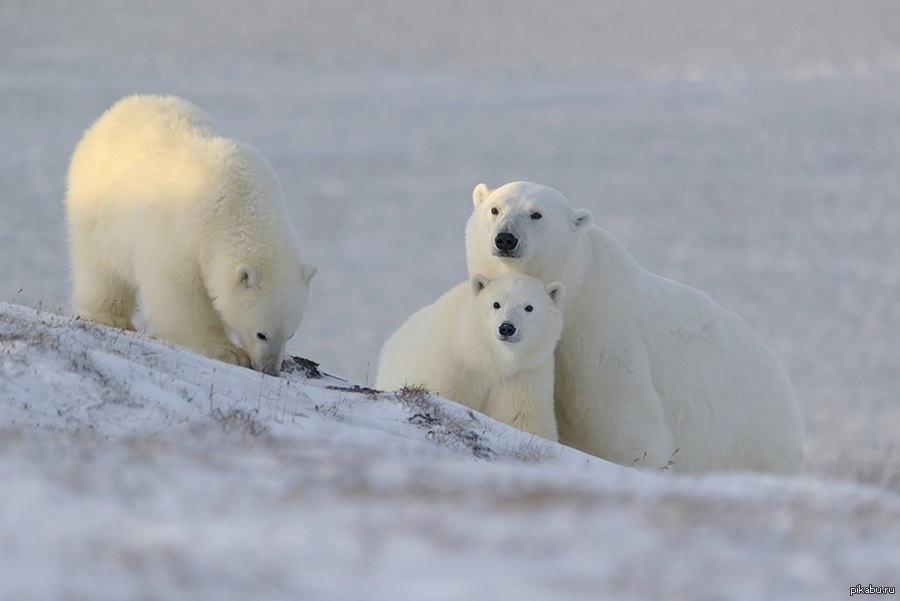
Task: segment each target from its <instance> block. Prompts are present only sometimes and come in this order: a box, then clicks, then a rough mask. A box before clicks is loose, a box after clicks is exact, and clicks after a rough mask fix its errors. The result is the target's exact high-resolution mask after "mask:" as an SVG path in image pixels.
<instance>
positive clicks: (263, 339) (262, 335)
mask: <svg viewBox="0 0 900 601" xmlns="http://www.w3.org/2000/svg"><path fill="white" fill-rule="evenodd" d="M256 337H257V338H259V339H260V340H262V341H263V342H265V341H266V340H268V339H269V337H268V336H266V335H265V334H263V333H262V332H257V333H256Z"/></svg>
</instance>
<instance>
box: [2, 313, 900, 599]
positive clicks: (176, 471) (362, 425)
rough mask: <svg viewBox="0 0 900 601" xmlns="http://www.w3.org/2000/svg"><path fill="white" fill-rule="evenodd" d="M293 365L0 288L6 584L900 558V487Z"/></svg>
mask: <svg viewBox="0 0 900 601" xmlns="http://www.w3.org/2000/svg"><path fill="white" fill-rule="evenodd" d="M283 368H284V369H283V372H282V374H281V376H280V377H278V378H275V377H270V376H266V375H263V374H260V373H257V372H253V371H250V370H246V369H242V368H237V367H233V366H230V365H225V364H222V363H218V362H215V361H212V360H209V359H206V358H204V357H201V356H197V355H194V354H192V353H189V352H187V351H185V350H182V349H178V348H173V347H171V346H169V345H165V344H162V343H159V342H156V341H152V340H149V339H147V338H146V337H145V336H142V335H140V334H132V333H126V332H121V331H117V330H112V329H108V328H105V327H101V326H96V325H92V324H89V323H86V322H83V321H78V320H74V319H72V318H70V317H66V316H61V315H57V314H51V313H46V312H39V311H35V310H33V309H29V308H25V307H21V306H17V305H11V304H0V566H2V567H0V599H4V600H5V599H10V600H13V599H28V600H30V601H41V600H45V599H46V600H49V599H92V600H104V599H171V600H178V599H191V600H198V599H215V600H228V599H292V600H295V599H321V600H327V599H342V600H343V599H347V600H349V599H393V600H402V599H409V600H416V601H422V600H431V599H434V600H444V599H446V600H448V601H450V600H458V599H512V598H515V599H521V600H529V599H534V600H536V601H537V600H540V601H545V600H547V599H554V600H567V599H624V600H627V599H648V598H659V599H725V598H727V599H738V600H740V599H748V600H749V599H779V598H783V599H798V598H810V599H811V598H820V599H825V598H844V597H846V596H848V591H849V589H850V587H851V586H853V585H856V584H859V583H861V584H863V585H866V584H869V583H872V584H875V585H879V586H890V585H896V578H897V574H900V556H898V555H897V552H896V550H897V541H898V540H900V496H898V495H897V494H896V491H891V490H885V489H876V488H872V487H867V486H862V485H859V484H854V483H850V482H837V481H826V480H821V479H817V478H812V477H799V478H793V479H786V478H775V477H767V476H759V475H752V474H716V475H710V476H706V477H702V478H699V477H681V476H676V475H674V474H672V473H664V472H645V471H639V470H636V469H630V468H622V467H619V466H614V465H611V464H608V463H606V462H604V461H601V460H598V459H595V458H591V457H588V456H585V455H583V454H581V453H579V452H576V451H574V450H571V449H567V448H564V447H561V446H559V445H556V444H553V443H550V442H547V441H543V440H540V439H536V438H533V437H531V436H528V435H526V434H523V433H521V432H518V431H516V430H513V429H511V428H508V427H506V426H504V425H502V424H498V423H496V422H493V421H491V420H490V419H488V418H486V417H484V416H481V415H476V414H474V413H472V412H471V411H469V410H468V409H466V408H464V407H462V406H459V405H457V404H455V403H452V402H449V401H445V400H443V399H439V398H434V397H431V396H429V395H427V394H423V393H421V392H419V391H415V390H408V391H402V392H400V393H394V392H378V391H374V390H370V389H366V388H361V387H359V386H357V385H355V384H353V383H350V382H347V381H344V380H342V379H340V378H338V377H335V376H332V375H329V374H325V373H322V372H321V371H320V370H319V369H318V367H317V366H316V365H315V364H314V363H312V362H310V361H307V360H303V359H299V358H289V359H288V360H286V361H285V364H284V366H283Z"/></svg>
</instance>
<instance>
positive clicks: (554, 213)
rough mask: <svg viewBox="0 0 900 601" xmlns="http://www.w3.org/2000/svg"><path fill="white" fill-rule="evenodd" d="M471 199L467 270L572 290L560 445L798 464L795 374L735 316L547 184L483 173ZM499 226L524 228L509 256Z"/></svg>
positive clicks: (695, 467)
mask: <svg viewBox="0 0 900 601" xmlns="http://www.w3.org/2000/svg"><path fill="white" fill-rule="evenodd" d="M473 203H474V211H473V213H472V215H471V217H470V218H469V221H468V224H467V226H466V252H467V259H468V266H469V272H470V273H484V274H486V275H488V276H491V277H496V276H501V275H505V274H512V273H525V274H528V275H532V276H535V277H537V278H540V279H541V280H543V281H554V280H558V281H561V282H562V283H563V284H564V285H565V287H566V301H565V305H564V308H563V314H564V316H565V327H564V330H563V334H562V337H561V338H560V341H559V344H558V346H557V350H556V403H557V405H556V410H557V413H556V416H557V423H558V426H559V436H560V441H561V442H563V443H564V444H567V445H570V446H573V447H575V448H578V449H581V450H583V451H585V452H588V453H591V454H593V455H596V456H598V457H601V458H604V459H608V460H610V461H615V462H617V463H620V464H623V465H643V466H648V467H661V466H664V465H666V464H667V463H668V462H669V461H670V460H671V461H673V462H674V464H673V465H672V469H676V470H681V471H709V470H722V469H748V470H760V471H773V472H786V473H790V472H796V471H797V470H799V469H800V468H801V466H802V463H803V426H802V422H801V419H800V414H799V411H798V408H797V404H796V402H795V400H794V397H793V393H792V391H791V387H790V383H789V382H788V378H787V375H786V374H785V372H784V369H783V368H782V367H781V364H780V363H779V361H778V359H777V358H776V357H775V356H774V354H773V353H772V352H771V351H769V350H768V349H767V348H766V347H765V346H763V344H762V343H761V342H760V341H759V340H758V339H757V338H756V336H755V335H754V334H753V332H751V331H750V329H749V328H748V327H747V325H746V324H745V323H744V322H743V320H741V318H740V317H739V316H738V315H736V314H734V313H731V312H729V311H727V310H725V309H723V308H722V307H721V306H720V305H718V304H717V303H716V302H715V301H713V300H712V299H711V298H709V297H708V296H707V295H705V294H703V293H702V292H699V291H697V290H694V289H693V288H689V287H687V286H684V285H682V284H679V283H677V282H673V281H671V280H668V279H665V278H662V277H659V276H657V275H654V274H651V273H649V272H647V271H645V270H644V269H642V268H641V267H640V266H639V265H638V264H637V263H636V262H635V261H634V259H633V258H632V257H631V255H629V254H628V252H627V251H626V250H625V248H624V247H623V246H622V245H621V244H620V243H619V241H618V240H616V239H615V238H613V237H612V236H611V235H610V234H608V233H607V232H605V231H603V230H602V229H600V228H599V227H597V226H596V225H593V224H592V218H591V215H590V213H589V212H587V211H585V210H573V209H572V208H571V207H570V205H569V202H568V200H566V198H565V197H564V196H563V195H562V194H560V193H559V192H557V191H556V190H554V189H552V188H548V187H546V186H541V185H538V184H533V183H528V182H514V183H511V184H507V185H505V186H503V187H501V188H498V189H496V190H493V191H491V190H489V189H488V188H487V187H486V186H485V185H484V184H480V185H478V186H477V187H476V188H475V190H474V192H473ZM492 209H496V212H497V213H498V214H497V215H494V214H493V213H492ZM538 214H539V215H540V218H537V216H538ZM502 232H506V233H510V234H512V235H514V236H515V237H516V238H517V239H518V245H517V246H516V248H515V249H513V250H512V251H511V252H508V253H507V254H508V255H510V256H501V255H502V253H501V252H499V251H498V250H497V249H496V246H495V244H494V241H495V239H496V235H497V234H498V233H502ZM676 449H677V453H676Z"/></svg>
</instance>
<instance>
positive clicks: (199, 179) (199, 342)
mask: <svg viewBox="0 0 900 601" xmlns="http://www.w3.org/2000/svg"><path fill="white" fill-rule="evenodd" d="M66 209H67V212H68V221H69V234H70V244H71V251H72V274H73V284H74V291H73V305H74V307H75V310H76V312H77V313H78V315H79V316H81V317H84V318H87V319H92V320H95V321H99V322H101V323H105V324H108V325H113V326H117V327H120V328H127V329H131V328H133V326H132V315H133V312H134V309H135V305H136V300H137V298H138V296H139V297H140V300H141V311H142V315H143V317H144V319H145V320H146V322H147V324H148V325H149V327H150V329H151V331H152V332H154V333H155V334H157V335H158V336H161V337H163V338H165V339H167V340H170V341H171V342H174V343H176V344H180V345H182V346H186V347H188V348H191V349H193V350H195V351H197V352H200V353H203V354H205V355H208V356H210V357H214V358H216V359H221V360H223V361H228V362H231V363H236V364H239V365H251V366H252V367H253V368H254V369H258V370H260V371H264V372H267V373H276V372H277V370H278V369H279V368H280V365H281V358H282V355H283V353H284V347H285V343H286V342H287V340H288V338H290V336H292V335H293V333H294V331H295V330H296V329H297V327H298V326H299V325H300V320H301V319H302V316H303V310H304V308H305V306H306V301H307V298H308V295H309V281H310V279H311V278H312V276H313V275H314V274H315V271H316V269H315V267H313V266H311V265H306V264H304V263H303V262H302V261H301V260H300V252H299V249H298V244H297V239H296V237H295V235H294V232H293V230H292V229H291V226H290V224H289V221H288V217H287V211H286V207H285V201H284V195H283V193H282V190H281V185H280V183H279V182H278V178H277V177H276V176H275V172H274V171H273V170H272V168H271V166H270V165H269V163H268V162H267V161H266V159H265V158H264V157H263V156H262V155H261V154H260V153H259V152H257V151H256V150H254V149H253V148H251V147H249V146H247V145H244V144H240V143H238V142H235V141H233V140H230V139H228V138H225V137H223V136H222V134H221V133H219V128H218V127H217V126H216V125H215V123H213V121H212V120H211V119H210V117H209V116H208V115H206V114H205V113H204V112H203V111H201V110H200V109H199V108H197V107H196V106H194V105H193V104H191V103H190V102H187V101H186V100H182V99H180V98H175V97H160V96H131V97H128V98H125V99H123V100H120V101H119V102H117V103H116V104H115V105H113V106H112V107H111V108H110V109H108V110H107V111H106V112H105V113H104V114H103V115H102V116H101V117H100V118H99V119H98V120H97V121H96V122H95V123H94V124H93V125H92V126H91V127H90V129H88V130H87V131H86V132H85V134H84V136H83V137H82V139H81V142H79V144H78V146H77V148H76V149H75V153H74V154H73V156H72V163H71V166H70V168H69V175H68V194H67V199H66ZM228 332H232V333H233V334H234V335H235V336H237V338H238V340H239V341H240V344H241V347H238V346H236V345H234V344H233V343H232V342H231V341H230V340H229V337H228ZM258 334H262V335H263V336H265V337H266V340H261V339H260V338H259V337H258Z"/></svg>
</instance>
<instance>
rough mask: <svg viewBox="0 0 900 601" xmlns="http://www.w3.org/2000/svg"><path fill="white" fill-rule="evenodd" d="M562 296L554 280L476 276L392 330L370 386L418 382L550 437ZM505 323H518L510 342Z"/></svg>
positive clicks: (553, 429)
mask: <svg viewBox="0 0 900 601" xmlns="http://www.w3.org/2000/svg"><path fill="white" fill-rule="evenodd" d="M562 295H563V290H562V285H560V284H559V283H558V282H554V283H551V284H549V285H547V286H545V285H544V284H543V283H541V282H540V281H539V280H537V279H535V278H531V277H526V276H512V277H504V278H497V279H495V280H488V279H487V278H485V277H484V276H480V275H475V276H473V277H472V279H471V280H470V281H468V282H463V283H461V284H459V285H458V286H456V287H454V288H452V289H450V291H449V292H447V293H445V294H444V295H443V296H441V297H440V298H439V299H438V300H437V301H435V302H434V303H432V304H430V305H428V306H427V307H424V308H423V309H420V310H419V311H418V312H416V313H415V314H413V315H412V316H411V317H410V318H409V319H407V320H406V322H405V323H404V324H403V325H402V326H400V328H399V329H398V330H397V331H396V332H394V334H393V335H392V336H391V337H390V339H389V340H388V341H387V343H385V345H384V349H383V350H382V353H381V361H380V363H379V366H378V380H377V384H376V385H377V386H378V388H381V389H382V390H392V389H397V388H400V387H401V386H404V385H411V386H414V385H423V386H425V387H426V388H427V389H429V390H431V391H432V392H435V393H437V394H440V395H441V396H444V397H446V398H448V399H451V400H454V401H457V402H459V403H463V404H465V405H468V406H469V407H471V408H472V409H475V410H476V411H480V412H482V413H485V414H487V415H489V416H491V417H493V418H494V419H496V420H498V421H502V422H505V423H507V424H510V425H512V426H515V427H517V428H519V429H521V430H524V431H526V432H531V433H532V434H536V435H538V436H542V437H544V438H547V439H550V440H554V441H555V440H556V439H557V433H556V419H555V416H554V411H553V349H554V347H555V346H556V341H557V340H558V339H559V335H560V332H562V313H561V311H560V309H559V307H558V306H557V305H558V304H559V303H560V302H561V299H562ZM494 303H498V304H499V305H500V307H499V308H495V307H494ZM528 306H531V307H532V309H533V310H531V311H528V310H527V309H526V307H528ZM504 323H509V324H512V325H513V326H515V328H516V332H515V334H514V335H512V336H510V337H509V339H508V340H502V339H501V336H500V326H501V324H504Z"/></svg>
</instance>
